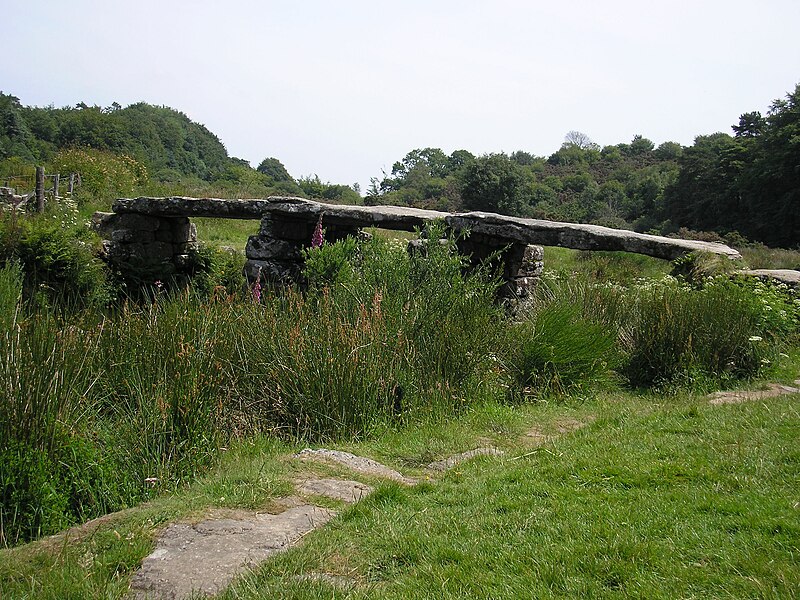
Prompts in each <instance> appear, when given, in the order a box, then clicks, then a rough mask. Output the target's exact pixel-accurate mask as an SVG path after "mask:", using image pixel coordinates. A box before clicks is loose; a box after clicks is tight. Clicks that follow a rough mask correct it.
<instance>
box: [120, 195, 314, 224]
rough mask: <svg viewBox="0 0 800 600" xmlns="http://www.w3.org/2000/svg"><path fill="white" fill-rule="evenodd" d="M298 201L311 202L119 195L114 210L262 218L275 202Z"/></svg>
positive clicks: (287, 202)
mask: <svg viewBox="0 0 800 600" xmlns="http://www.w3.org/2000/svg"><path fill="white" fill-rule="evenodd" d="M294 201H300V202H308V200H303V199H302V198H292V197H288V196H287V197H282V196H274V197H270V198H249V199H243V200H223V199H220V198H188V197H185V196H170V197H167V198H151V197H145V196H143V197H140V198H118V199H117V200H116V202H114V204H113V206H112V207H111V210H113V211H114V212H115V213H137V214H142V215H151V216H154V217H218V218H222V219H260V218H261V217H263V216H264V215H266V214H268V213H269V206H270V205H272V204H273V203H275V202H280V203H282V204H291V203H292V202H294Z"/></svg>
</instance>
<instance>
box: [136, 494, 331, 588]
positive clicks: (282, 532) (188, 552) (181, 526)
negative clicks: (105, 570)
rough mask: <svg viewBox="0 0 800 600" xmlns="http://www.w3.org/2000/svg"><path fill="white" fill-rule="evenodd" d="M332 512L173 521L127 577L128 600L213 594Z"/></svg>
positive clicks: (310, 509)
mask: <svg viewBox="0 0 800 600" xmlns="http://www.w3.org/2000/svg"><path fill="white" fill-rule="evenodd" d="M335 515H336V512H335V511H332V510H329V509H325V508H320V507H318V506H311V505H308V504H304V505H300V506H296V507H293V508H289V509H287V510H286V511H284V512H282V513H280V514H277V515H271V514H253V515H251V516H250V518H247V519H214V520H206V521H201V522H200V523H197V524H196V525H190V524H186V523H174V524H172V525H170V526H168V527H167V528H166V529H165V530H164V531H163V532H162V533H161V535H160V536H159V538H158V542H157V545H156V549H155V550H154V551H153V552H152V553H151V554H150V556H148V557H147V558H145V559H144V561H143V562H142V567H141V569H140V570H139V571H137V573H136V574H135V575H134V576H133V580H132V581H131V591H130V594H129V596H128V597H129V598H130V599H131V600H145V599H153V600H156V599H158V600H161V599H169V600H178V599H181V598H189V597H191V595H192V594H205V595H211V594H216V593H219V592H220V591H222V590H223V589H224V588H225V587H226V586H227V585H228V584H229V583H230V582H231V580H232V579H233V578H234V577H235V576H236V575H239V574H240V573H242V572H244V571H245V570H247V569H248V568H252V567H255V566H257V565H258V564H259V563H261V562H263V561H264V560H266V559H267V558H269V557H270V556H272V555H274V554H276V553H278V552H281V551H284V550H287V549H288V548H290V547H291V546H292V545H294V544H296V543H297V542H298V541H299V540H300V539H301V538H302V537H303V536H304V535H305V534H307V533H308V532H310V531H312V530H314V529H316V528H317V527H320V526H322V525H324V524H325V523H327V522H328V521H329V520H330V519H332V518H333V517H334V516H335Z"/></svg>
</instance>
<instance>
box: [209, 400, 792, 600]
mask: <svg viewBox="0 0 800 600" xmlns="http://www.w3.org/2000/svg"><path fill="white" fill-rule="evenodd" d="M646 402H647V404H646V406H645V407H644V410H642V408H643V407H642V406H641V403H642V401H641V400H640V399H636V398H630V397H629V398H627V399H621V398H619V397H617V398H614V399H607V400H606V401H601V402H599V403H598V405H597V406H596V409H597V411H598V413H599V414H598V419H597V420H596V421H595V422H594V423H593V424H591V425H589V426H588V427H586V428H585V429H583V430H581V431H579V432H578V433H576V434H574V435H570V436H565V437H563V438H561V439H559V440H557V441H554V442H552V443H550V444H548V445H546V446H544V447H541V448H540V449H539V450H537V451H533V452H531V451H530V450H528V451H523V450H524V448H522V447H517V449H516V454H515V455H514V456H511V457H510V458H507V459H505V460H498V459H479V460H476V461H474V462H472V463H469V464H467V465H464V466H463V467H459V468H457V469H455V470H453V471H451V472H450V473H448V474H447V475H446V476H445V478H444V479H443V480H442V481H441V482H440V483H433V484H423V485H420V486H417V487H416V488H413V489H406V488H402V487H399V486H396V485H384V486H383V487H382V488H381V489H380V490H379V491H378V492H377V493H376V494H375V495H374V496H372V497H370V498H368V499H366V500H365V501H364V502H362V503H361V504H360V505H358V506H356V507H354V508H352V509H350V510H348V511H347V512H346V513H344V514H343V515H342V516H341V517H340V518H339V519H337V520H336V521H335V522H334V523H332V524H331V526H329V527H327V528H325V529H323V530H321V531H319V532H318V533H317V534H315V535H313V536H310V537H309V539H308V540H307V541H306V543H305V545H304V546H303V547H301V548H298V549H295V550H293V551H291V552H290V553H288V554H286V555H283V556H280V557H278V558H276V560H274V561H271V562H269V563H267V564H266V565H265V566H264V567H262V568H261V569H259V571H258V572H257V573H256V574H255V575H254V576H251V577H248V578H245V579H244V580H241V581H240V582H238V584H237V585H235V586H234V587H233V588H232V589H231V590H229V591H228V592H227V593H225V594H223V595H222V596H221V597H222V598H226V599H228V598H230V599H233V598H237V599H238V598H264V597H276V598H277V597H280V598H317V597H339V596H340V597H351V598H431V597H435V598H463V597H473V598H478V597H480V598H517V597H519V598H523V597H524V598H559V597H560V598H576V597H603V598H605V597H608V598H614V597H641V598H676V597H730V598H744V597H758V598H790V597H795V594H796V592H797V591H798V589H800V567H798V563H797V561H796V553H797V551H798V545H799V544H800V525H798V521H797V506H796V502H797V499H796V490H797V486H798V484H800V472H799V471H798V461H799V460H800V452H798V450H797V447H796V444H795V439H794V434H793V431H794V430H795V429H796V428H797V426H798V425H800V422H799V421H800V415H798V411H797V408H796V399H778V400H776V401H775V402H772V403H770V404H769V405H764V404H751V405H744V406H736V407H724V408H712V407H709V406H708V405H706V404H703V403H701V402H698V400H697V399H696V398H682V399H681V400H680V401H679V402H675V401H673V402H670V403H669V404H667V405H662V406H658V407H653V406H652V404H651V403H650V402H649V400H647V401H646ZM314 572H325V573H333V574H338V575H343V576H346V577H350V578H352V579H354V580H355V582H356V585H355V587H354V589H353V590H351V591H350V593H349V594H347V595H346V594H344V593H342V592H338V595H337V592H336V590H335V589H334V588H332V587H331V586H329V585H327V584H325V583H321V582H316V583H315V582H307V581H306V582H301V581H297V580H293V579H292V577H293V576H294V575H301V574H304V573H314Z"/></svg>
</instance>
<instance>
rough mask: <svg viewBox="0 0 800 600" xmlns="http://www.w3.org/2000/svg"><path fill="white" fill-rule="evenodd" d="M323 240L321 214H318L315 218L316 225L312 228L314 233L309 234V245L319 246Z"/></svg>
mask: <svg viewBox="0 0 800 600" xmlns="http://www.w3.org/2000/svg"><path fill="white" fill-rule="evenodd" d="M324 241H325V240H324V238H323V237H322V214H320V215H319V219H318V220H317V226H316V227H315V228H314V235H312V236H311V247H312V248H321V247H322V243H323V242H324Z"/></svg>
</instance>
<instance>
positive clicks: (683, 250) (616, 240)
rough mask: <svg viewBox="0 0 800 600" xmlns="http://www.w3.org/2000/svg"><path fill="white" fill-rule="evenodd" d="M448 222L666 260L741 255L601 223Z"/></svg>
mask: <svg viewBox="0 0 800 600" xmlns="http://www.w3.org/2000/svg"><path fill="white" fill-rule="evenodd" d="M445 222H446V223H447V225H448V226H449V227H451V228H452V229H454V230H456V231H462V230H469V231H470V232H471V233H472V234H481V235H486V236H490V237H495V238H503V239H509V240H514V241H516V242H519V243H522V244H538V245H541V246H561V247H562V248H573V249H575V250H608V251H623V252H634V253H636V254H646V255H648V256H653V257H656V258H663V259H665V260H674V259H675V258H678V257H679V256H683V255H684V254H687V253H689V252H710V253H712V254H721V255H723V256H727V257H728V258H730V259H739V258H741V255H740V254H739V252H738V251H737V250H734V249H733V248H730V247H728V246H726V245H725V244H718V243H714V242H699V241H696V240H681V239H675V238H668V237H663V236H660V235H649V234H646V233H637V232H635V231H628V230H627V229H612V228H611V227H602V226H600V225H586V224H583V223H561V222H558V221H545V220H542V219H523V218H521V217H508V216H505V215H496V214H493V213H484V212H470V213H463V214H454V215H450V216H448V217H447V218H446V219H445Z"/></svg>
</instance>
